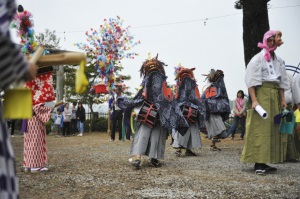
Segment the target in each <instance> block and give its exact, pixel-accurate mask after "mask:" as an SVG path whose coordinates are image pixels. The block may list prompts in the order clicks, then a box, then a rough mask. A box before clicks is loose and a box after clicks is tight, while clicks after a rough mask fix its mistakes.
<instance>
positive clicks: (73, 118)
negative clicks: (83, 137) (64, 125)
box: [70, 102, 77, 136]
mask: <svg viewBox="0 0 300 199" xmlns="http://www.w3.org/2000/svg"><path fill="white" fill-rule="evenodd" d="M76 105H77V103H76V102H73V106H72V116H71V124H70V129H71V132H72V135H73V136H74V135H75V133H76V132H77V119H76Z"/></svg>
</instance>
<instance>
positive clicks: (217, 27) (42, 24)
mask: <svg viewBox="0 0 300 199" xmlns="http://www.w3.org/2000/svg"><path fill="white" fill-rule="evenodd" d="M235 1H236V0H206V1H205V0H185V1H182V0H181V1H179V0H151V1H150V0H109V1H108V0H107V1H101V0H86V1H82V0H51V1H50V0H30V1H29V0H18V1H17V3H19V4H22V5H23V7H24V9H25V10H28V11H30V12H31V13H32V14H33V20H34V23H35V26H34V29H35V31H36V32H37V33H39V32H43V31H44V30H45V29H46V28H47V29H50V30H55V31H56V33H57V36H59V37H60V38H61V42H60V46H61V49H66V50H73V51H80V50H79V49H78V48H77V47H76V46H74V45H73V44H74V43H79V42H84V43H85V42H86V35H85V31H87V30H89V29H90V28H94V29H97V28H98V27H99V25H100V24H103V19H105V18H115V17H116V16H120V17H121V18H122V19H123V20H125V22H124V27H126V26H129V25H130V26H131V28H130V32H131V34H132V35H134V36H135V39H136V40H140V41H141V44H140V45H139V46H137V47H135V48H134V49H133V51H134V52H136V53H138V54H139V56H138V57H136V58H135V59H133V60H132V59H124V60H123V61H122V63H123V66H124V68H125V69H124V70H123V74H127V75H128V74H130V75H131V77H132V79H131V80H130V81H126V82H125V83H126V84H127V85H128V86H130V87H131V90H132V91H134V88H137V87H138V85H139V84H140V83H141V79H140V76H139V72H138V70H139V69H140V66H141V64H142V62H143V61H144V60H145V59H146V58H147V53H148V52H151V54H152V56H154V55H156V53H158V54H159V59H160V60H161V61H163V62H165V63H166V64H168V67H166V69H165V70H166V74H167V76H168V80H167V81H168V83H174V66H177V65H178V63H181V64H182V65H183V66H185V67H188V68H192V67H195V68H196V70H195V71H194V73H195V77H196V79H197V80H198V85H199V89H200V91H202V88H203V86H204V85H205V83H204V82H203V81H204V79H205V77H203V76H202V74H207V73H208V72H209V70H210V69H211V68H215V69H221V70H223V71H224V74H225V84H226V88H227V92H228V95H229V98H230V99H231V100H233V99H234V98H235V97H236V93H237V91H238V90H240V89H241V90H244V91H245V92H246V93H247V89H246V86H245V82H244V74H245V65H244V53H243V40H242V33H243V25H242V20H243V15H242V10H236V9H234V2H235ZM269 4H270V9H269V23H270V28H271V29H272V30H281V31H282V32H283V41H284V45H282V46H281V47H280V48H278V49H277V50H276V53H277V54H278V55H279V56H280V57H282V58H283V59H284V60H285V62H286V64H288V65H293V66H297V65H298V64H299V62H300V53H299V52H300V38H299V35H300V34H299V33H300V22H299V19H300V0H271V1H270V2H269ZM205 19H207V20H205ZM204 22H205V23H204ZM64 32H65V34H64ZM12 34H13V35H14V32H12ZM14 37H15V40H16V41H17V39H16V36H15V35H14Z"/></svg>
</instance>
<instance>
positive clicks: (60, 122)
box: [54, 108, 64, 137]
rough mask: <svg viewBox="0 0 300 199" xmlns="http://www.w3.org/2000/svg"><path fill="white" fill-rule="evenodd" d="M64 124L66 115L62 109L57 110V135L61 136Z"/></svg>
mask: <svg viewBox="0 0 300 199" xmlns="http://www.w3.org/2000/svg"><path fill="white" fill-rule="evenodd" d="M63 124H64V116H63V114H61V112H60V109H59V108H58V109H57V110H56V114H55V115H54V126H55V137H60V132H61V129H62V128H63Z"/></svg>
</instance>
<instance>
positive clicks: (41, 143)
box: [24, 103, 52, 168]
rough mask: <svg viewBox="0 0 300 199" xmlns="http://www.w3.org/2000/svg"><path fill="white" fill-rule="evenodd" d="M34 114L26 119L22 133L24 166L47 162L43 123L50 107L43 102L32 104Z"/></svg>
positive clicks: (36, 166)
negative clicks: (25, 128) (25, 125)
mask: <svg viewBox="0 0 300 199" xmlns="http://www.w3.org/2000/svg"><path fill="white" fill-rule="evenodd" d="M33 111H34V116H33V117H32V118H31V119H30V120H28V127H27V131H26V133H25V135H24V167H26V168H38V167H45V166H47V164H48V159H47V148H46V127H45V123H46V122H47V121H48V120H49V119H50V113H51V111H52V108H50V107H47V106H45V105H44V104H43V103H41V104H37V105H35V106H33Z"/></svg>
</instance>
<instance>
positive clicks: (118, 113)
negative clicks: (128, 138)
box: [110, 87, 123, 141]
mask: <svg viewBox="0 0 300 199" xmlns="http://www.w3.org/2000/svg"><path fill="white" fill-rule="evenodd" d="M115 92H116V94H117V96H115V97H113V98H112V100H110V108H111V109H112V110H113V112H112V129H111V133H110V141H114V140H115V134H116V124H117V122H118V128H119V141H121V140H122V119H123V111H122V110H121V109H120V107H119V105H118V98H120V97H122V95H121V94H122V87H117V89H116V91H115Z"/></svg>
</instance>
